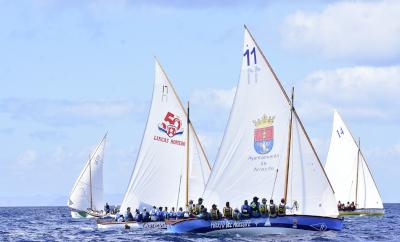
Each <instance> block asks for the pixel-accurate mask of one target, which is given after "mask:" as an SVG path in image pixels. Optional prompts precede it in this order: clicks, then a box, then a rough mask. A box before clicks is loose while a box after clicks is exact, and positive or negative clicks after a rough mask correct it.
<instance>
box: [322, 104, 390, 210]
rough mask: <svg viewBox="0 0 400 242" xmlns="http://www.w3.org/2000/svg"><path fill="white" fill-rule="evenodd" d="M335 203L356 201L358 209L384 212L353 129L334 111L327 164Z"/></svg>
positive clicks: (326, 167)
mask: <svg viewBox="0 0 400 242" xmlns="http://www.w3.org/2000/svg"><path fill="white" fill-rule="evenodd" d="M325 169H326V172H327V174H328V176H329V179H330V181H331V183H332V185H333V187H334V189H335V196H336V200H337V201H338V202H339V201H340V202H341V203H347V202H350V203H351V202H355V203H356V207H357V209H368V208H377V209H382V208H383V203H382V198H381V195H380V193H379V190H378V188H377V185H376V183H375V180H374V178H373V176H372V173H371V171H370V169H369V167H368V163H367V162H366V159H365V157H364V155H363V153H362V151H361V149H360V147H359V145H358V144H357V142H356V140H355V138H354V136H353V135H352V133H351V131H350V129H349V128H348V127H347V125H346V124H345V122H344V121H343V119H342V117H341V116H340V115H339V113H338V112H337V111H336V110H335V111H334V117H333V127H332V136H331V143H330V146H329V151H328V156H327V160H326V164H325Z"/></svg>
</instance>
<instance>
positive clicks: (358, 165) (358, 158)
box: [354, 138, 360, 207]
mask: <svg viewBox="0 0 400 242" xmlns="http://www.w3.org/2000/svg"><path fill="white" fill-rule="evenodd" d="M359 167H360V138H358V152H357V172H356V201H355V204H354V205H355V206H356V207H357V197H358V170H359V169H360V168H359Z"/></svg>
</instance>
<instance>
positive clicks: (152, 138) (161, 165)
mask: <svg viewBox="0 0 400 242" xmlns="http://www.w3.org/2000/svg"><path fill="white" fill-rule="evenodd" d="M187 132H188V127H187V114H186V110H185V108H184V107H183V105H182V103H181V102H180V100H179V98H178V96H177V94H176V92H175V90H174V88H173V86H172V83H171V82H170V81H169V79H168V77H167V76H166V74H165V73H164V71H163V69H162V67H161V66H160V64H159V63H158V61H156V65H155V82H154V89H153V99H152V103H151V108H150V113H149V116H148V120H147V125H146V129H145V132H144V136H143V140H142V144H141V147H140V151H139V153H138V157H137V160H136V164H135V168H134V170H133V173H132V176H131V180H130V183H129V186H128V189H127V191H126V193H125V197H124V199H123V202H122V204H121V211H125V210H126V208H127V207H132V208H133V209H136V208H142V207H147V208H149V207H150V206H153V205H155V206H168V207H172V206H174V207H175V206H178V207H185V203H186V180H187V177H186V174H187V172H186V163H187V159H186V154H187V152H186V149H187V148H186V146H187ZM188 174H189V175H188V181H189V189H188V192H189V198H191V199H195V198H198V197H199V196H201V194H202V192H203V191H204V187H205V184H206V181H207V179H208V176H209V174H210V166H209V164H208V161H207V158H206V155H205V154H204V152H203V149H202V147H201V144H200V142H199V140H198V137H197V135H196V133H195V131H194V129H193V127H192V126H191V125H190V129H189V173H188Z"/></svg>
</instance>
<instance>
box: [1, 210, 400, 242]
mask: <svg viewBox="0 0 400 242" xmlns="http://www.w3.org/2000/svg"><path fill="white" fill-rule="evenodd" d="M385 209H386V214H385V216H383V217H367V216H365V217H347V218H346V219H345V225H344V230H343V231H341V232H331V231H329V232H322V233H320V232H310V233H307V234H306V235H290V236H285V235H269V236H251V237H248V236H247V237H244V236H240V235H237V234H232V235H231V236H220V237H218V236H207V235H198V234H185V235H176V234H166V233H165V232H164V231H163V230H137V231H132V230H123V229H121V230H98V229H97V227H96V223H95V221H94V220H85V219H82V220H76V219H72V218H71V217H70V214H69V209H68V208H67V207H14V208H0V241H7V240H9V241H14V240H19V241H32V240H35V241H54V240H58V241H60V240H62V241H71V240H77V241H117V240H118V241H120V240H146V241H154V240H158V241H160V240H168V241H220V240H224V241H231V240H242V241H255V240H258V241H282V240H284V241H290V240H314V241H331V240H332V241H366V240H373V241H389V240H390V241H400V204H385Z"/></svg>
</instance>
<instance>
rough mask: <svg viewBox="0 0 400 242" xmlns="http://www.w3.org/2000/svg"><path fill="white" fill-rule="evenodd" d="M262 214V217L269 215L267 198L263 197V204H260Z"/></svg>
mask: <svg viewBox="0 0 400 242" xmlns="http://www.w3.org/2000/svg"><path fill="white" fill-rule="evenodd" d="M260 215H261V217H264V218H265V217H268V205H267V199H266V198H263V199H262V200H261V204H260Z"/></svg>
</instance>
